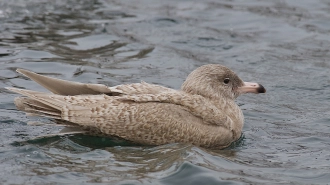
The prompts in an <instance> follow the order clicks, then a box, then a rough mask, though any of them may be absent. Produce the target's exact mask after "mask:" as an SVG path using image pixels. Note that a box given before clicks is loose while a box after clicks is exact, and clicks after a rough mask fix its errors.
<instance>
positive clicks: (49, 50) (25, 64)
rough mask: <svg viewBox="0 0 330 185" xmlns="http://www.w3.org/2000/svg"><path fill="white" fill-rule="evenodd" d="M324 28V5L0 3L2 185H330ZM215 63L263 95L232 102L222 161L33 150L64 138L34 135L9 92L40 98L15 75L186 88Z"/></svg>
mask: <svg viewBox="0 0 330 185" xmlns="http://www.w3.org/2000/svg"><path fill="white" fill-rule="evenodd" d="M329 20H330V3H329V1H326V0H301V1H296V0H263V1H261V0H250V1H244V0H222V1H219V0H205V1H197V0H189V1H188V0H168V1H160V0H158V1H157V0H141V1H133V0H126V1H121V0H80V1H78V0H59V1H47V0H11V1H7V0H0V92H1V93H0V133H1V134H0V182H1V184H65V183H68V184H96V183H100V184H198V185H199V184H203V185H206V184H330V161H329V160H330V117H329V115H330V112H329V107H330V101H329V100H330V93H329V92H330V91H329V90H330V78H329V77H330V73H329V69H330V63H329V59H330V53H329V48H330V22H329ZM208 63H218V64H223V65H226V66H228V67H229V68H231V69H232V70H234V71H235V72H236V73H237V74H238V75H239V76H240V77H241V78H242V79H243V80H245V81H256V82H259V83H261V84H263V85H264V86H265V87H266V89H267V93H266V94H264V95H244V96H241V97H240V98H239V99H238V100H237V103H238V104H239V105H240V107H241V108H242V109H243V112H244V115H245V126H244V138H243V139H242V141H240V142H237V143H236V145H233V146H232V147H230V148H228V149H226V150H209V149H204V148H198V147H195V146H191V145H184V144H169V145H163V146H157V147H147V146H134V145H131V144H129V143H125V142H120V141H116V140H112V139H107V138H97V137H91V136H82V135H76V136H70V137H51V138H46V139H39V140H33V141H31V140H30V139H31V138H34V137H36V136H39V135H45V134H51V133H56V132H57V131H58V130H59V129H60V128H57V127H55V128H54V127H51V126H39V127H37V126H28V125H27V124H26V123H27V122H28V121H29V120H31V119H32V118H27V117H26V116H25V114H24V113H23V112H20V111H17V110H16V108H15V106H14V104H13V99H14V97H15V96H17V95H16V94H13V93H12V92H9V91H7V90H5V89H4V87H6V86H14V87H20V88H27V89H32V90H38V91H45V90H44V89H43V88H42V87H40V86H39V85H37V84H36V83H34V82H32V81H30V80H28V79H27V78H26V77H23V76H21V75H18V74H17V73H16V72H15V70H16V68H24V69H28V70H32V71H35V72H37V73H41V74H46V75H49V76H53V77H57V78H61V79H66V80H71V81H78V82H85V83H102V84H106V85H109V86H112V85H118V84H122V83H132V82H140V81H141V80H143V81H146V82H149V83H155V84H161V85H164V86H167V87H171V88H176V89H179V88H180V85H181V83H182V82H183V81H184V79H185V77H186V76H187V75H188V74H189V73H190V72H191V71H192V70H193V69H195V68H196V67H198V66H201V65H203V64H208ZM34 119H35V118H34ZM37 120H38V119H37ZM42 121H45V122H49V121H50V120H48V119H43V120H42Z"/></svg>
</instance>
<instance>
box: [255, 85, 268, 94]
mask: <svg viewBox="0 0 330 185" xmlns="http://www.w3.org/2000/svg"><path fill="white" fill-rule="evenodd" d="M257 91H258V93H265V92H266V89H265V88H264V86H262V85H261V84H259V87H258V89H257Z"/></svg>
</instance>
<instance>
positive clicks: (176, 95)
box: [7, 64, 266, 149]
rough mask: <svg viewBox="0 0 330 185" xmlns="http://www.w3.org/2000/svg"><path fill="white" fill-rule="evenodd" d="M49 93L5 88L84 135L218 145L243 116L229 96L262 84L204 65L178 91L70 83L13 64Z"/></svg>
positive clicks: (26, 107) (22, 103) (30, 110)
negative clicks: (246, 80)
mask: <svg viewBox="0 0 330 185" xmlns="http://www.w3.org/2000/svg"><path fill="white" fill-rule="evenodd" d="M17 72H18V73H21V74H23V75H25V76H27V77H28V78H30V79H31V80H33V81H35V82H37V83H39V84H40V85H42V86H43V87H45V88H46V89H48V90H49V91H50V92H51V93H44V92H37V91H31V90H26V89H19V88H12V87H7V89H8V90H10V91H13V92H16V93H19V94H21V95H24V96H21V97H16V98H15V105H16V107H17V109H18V110H21V111H24V112H26V113H27V115H29V116H42V117H48V118H53V119H55V120H57V121H59V122H62V123H64V124H65V125H66V126H72V127H79V128H81V129H82V130H84V132H86V133H87V134H95V133H96V134H98V135H100V136H109V137H119V138H122V139H125V140H129V141H132V142H134V143H138V144H143V145H163V144H168V143H189V144H193V145H196V146H200V147H205V148H217V149H222V148H226V147H228V146H229V145H230V144H231V143H232V142H234V141H236V140H238V139H239V138H240V137H241V134H242V129H243V124H244V116H243V113H242V111H241V109H240V108H239V106H238V105H237V104H236V103H235V99H236V98H237V97H238V96H239V95H241V94H245V93H255V94H258V93H265V92H266V89H265V88H264V87H263V86H262V85H260V84H258V83H252V82H244V81H242V80H241V79H240V78H239V77H238V76H237V75H236V74H235V73H234V72H233V71H232V70H230V69H229V68H227V67H225V66H223V65H219V64H207V65H203V66H201V67H198V68H197V69H195V70H194V71H192V72H191V73H190V74H189V75H188V77H187V78H186V80H185V81H184V83H183V84H182V86H181V89H180V90H175V89H171V88H167V87H164V86H160V85H155V84H149V83H146V82H141V83H132V84H123V85H118V86H113V87H108V86H106V85H102V84H90V83H79V82H71V81H66V80H61V79H56V78H52V77H48V76H43V75H40V74H36V73H34V72H31V71H27V70H24V69H17Z"/></svg>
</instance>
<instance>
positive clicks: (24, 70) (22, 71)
mask: <svg viewBox="0 0 330 185" xmlns="http://www.w3.org/2000/svg"><path fill="white" fill-rule="evenodd" d="M16 72H18V73H20V74H22V75H25V76H27V74H28V73H30V74H31V73H34V72H31V71H28V70H26V69H20V68H17V69H16Z"/></svg>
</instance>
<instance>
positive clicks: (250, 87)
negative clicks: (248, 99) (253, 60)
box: [238, 82, 266, 94]
mask: <svg viewBox="0 0 330 185" xmlns="http://www.w3.org/2000/svg"><path fill="white" fill-rule="evenodd" d="M238 92H239V93H241V94H244V93H255V94H258V93H265V92H266V89H265V88H264V86H262V85H260V84H258V83H254V82H244V85H243V86H241V87H239V88H238Z"/></svg>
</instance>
